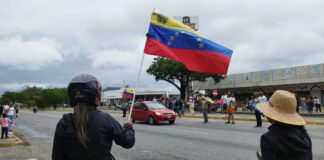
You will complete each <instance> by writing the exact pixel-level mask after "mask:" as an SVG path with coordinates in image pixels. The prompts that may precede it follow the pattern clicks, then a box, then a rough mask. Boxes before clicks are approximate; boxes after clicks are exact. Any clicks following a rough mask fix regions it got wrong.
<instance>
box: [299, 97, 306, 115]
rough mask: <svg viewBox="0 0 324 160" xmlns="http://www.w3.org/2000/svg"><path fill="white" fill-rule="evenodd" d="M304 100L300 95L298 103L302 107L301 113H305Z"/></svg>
mask: <svg viewBox="0 0 324 160" xmlns="http://www.w3.org/2000/svg"><path fill="white" fill-rule="evenodd" d="M305 101H306V99H305V97H300V105H301V107H302V112H303V113H307V105H306V103H305Z"/></svg>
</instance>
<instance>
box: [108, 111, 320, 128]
mask: <svg viewBox="0 0 324 160" xmlns="http://www.w3.org/2000/svg"><path fill="white" fill-rule="evenodd" d="M106 111H107V112H108V113H111V114H122V111H120V110H116V111H115V110H106ZM301 116H302V117H303V118H304V119H305V120H306V122H307V124H308V125H324V113H323V112H320V113H317V114H316V112H315V113H313V114H304V113H302V114H301ZM182 117H186V118H201V119H203V114H202V113H199V112H195V113H194V114H192V113H189V112H185V113H184V115H182V116H181V118H182ZM208 118H209V119H220V120H224V121H225V120H226V119H225V117H224V113H220V112H216V113H209V114H208ZM234 119H235V120H236V121H252V122H255V121H256V120H255V115H254V112H250V111H236V112H235V113H234ZM262 119H263V121H264V122H266V121H267V120H266V118H265V117H262Z"/></svg>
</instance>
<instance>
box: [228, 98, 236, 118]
mask: <svg viewBox="0 0 324 160" xmlns="http://www.w3.org/2000/svg"><path fill="white" fill-rule="evenodd" d="M235 106H236V100H235V97H234V95H233V93H231V94H229V97H228V98H227V108H226V112H227V114H228V120H227V122H226V124H230V123H231V122H230V120H231V119H232V124H235V122H234V111H235Z"/></svg>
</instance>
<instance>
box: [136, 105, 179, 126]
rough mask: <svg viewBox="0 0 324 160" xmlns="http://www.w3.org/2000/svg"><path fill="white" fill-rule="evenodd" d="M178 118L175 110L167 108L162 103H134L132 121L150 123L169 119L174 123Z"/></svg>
mask: <svg viewBox="0 0 324 160" xmlns="http://www.w3.org/2000/svg"><path fill="white" fill-rule="evenodd" d="M175 120H176V114H175V112H174V111H172V110H170V109H168V108H166V107H165V106H163V105H162V104H160V103H158V102H153V101H143V102H137V103H135V104H134V108H133V111H132V121H133V123H135V121H144V122H148V123H149V124H155V123H157V122H162V121H167V122H169V124H173V123H174V121H175Z"/></svg>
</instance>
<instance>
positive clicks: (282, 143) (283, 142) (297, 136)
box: [261, 123, 312, 160]
mask: <svg viewBox="0 0 324 160" xmlns="http://www.w3.org/2000/svg"><path fill="white" fill-rule="evenodd" d="M268 129H269V132H267V133H265V134H264V135H262V136H261V152H262V160H312V141H311V139H310V138H309V136H308V134H307V132H306V130H305V129H304V127H303V126H293V125H285V124H281V123H280V124H273V125H271V126H270V127H269V128H268Z"/></svg>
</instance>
